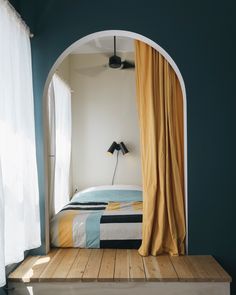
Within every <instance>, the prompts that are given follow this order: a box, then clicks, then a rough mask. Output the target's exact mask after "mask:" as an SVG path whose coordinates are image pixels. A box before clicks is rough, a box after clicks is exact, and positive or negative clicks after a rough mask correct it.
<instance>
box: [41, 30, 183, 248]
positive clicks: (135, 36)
mask: <svg viewBox="0 0 236 295" xmlns="http://www.w3.org/2000/svg"><path fill="white" fill-rule="evenodd" d="M112 36H121V37H128V38H133V39H136V40H140V41H142V42H144V43H146V44H148V45H150V46H151V47H153V48H154V49H155V50H157V51H158V52H159V53H160V54H162V55H163V56H164V57H165V59H166V60H167V61H168V62H169V64H170V65H171V66H172V68H173V69H174V71H175V73H176V75H177V77H178V79H179V82H180V86H181V90H182V96H183V108H184V109H183V115H184V118H183V120H184V185H185V187H184V189H185V191H184V193H185V212H186V252H187V253H188V186H187V183H188V182H187V99H186V89H185V84H184V80H183V77H182V75H181V73H180V70H179V68H178V66H177V65H176V63H175V62H174V60H173V59H172V58H171V56H170V55H169V54H168V53H167V52H166V51H165V50H164V49H163V48H162V47H161V46H160V45H158V44H157V43H156V42H154V41H152V40H151V39H149V38H147V37H145V36H143V35H140V34H137V33H134V32H129V31H123V30H106V31H100V32H95V33H92V34H89V35H87V36H85V37H83V38H81V39H79V40H78V41H76V42H74V43H73V44H72V45H71V46H69V47H68V48H67V49H66V50H65V51H64V52H63V53H62V54H61V55H60V56H59V57H58V58H57V60H56V62H55V63H54V65H53V66H52V68H51V70H50V72H49V74H48V76H47V80H46V83H45V86H44V92H43V114H44V155H45V158H44V161H45V242H46V251H48V250H49V248H50V239H49V208H48V207H49V206H48V199H49V193H48V145H47V143H48V136H49V135H48V122H47V121H48V120H47V99H48V95H47V93H48V87H49V84H50V81H51V79H52V76H53V74H54V73H55V71H56V69H57V68H58V66H59V65H60V64H61V63H62V61H63V60H64V59H65V58H66V57H67V56H68V55H69V54H71V53H72V52H73V51H74V50H75V49H76V48H78V47H79V46H81V45H83V44H85V43H87V42H89V41H91V40H93V39H95V38H101V37H112Z"/></svg>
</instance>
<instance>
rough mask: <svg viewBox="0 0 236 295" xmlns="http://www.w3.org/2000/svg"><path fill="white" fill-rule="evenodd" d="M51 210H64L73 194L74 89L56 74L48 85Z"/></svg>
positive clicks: (55, 211) (52, 212) (54, 211)
mask: <svg viewBox="0 0 236 295" xmlns="http://www.w3.org/2000/svg"><path fill="white" fill-rule="evenodd" d="M48 108H49V132H50V146H49V153H50V155H49V156H50V170H51V172H50V177H51V179H50V183H51V188H50V212H51V216H53V215H54V214H55V213H57V212H58V211H60V210H61V208H62V207H63V206H64V205H65V204H66V203H68V201H69V198H70V159H71V90H70V88H69V86H68V85H67V84H66V83H65V82H64V81H63V80H62V79H61V78H60V77H59V76H58V75H56V74H55V75H54V76H53V78H52V82H51V84H50V86H49V106H48Z"/></svg>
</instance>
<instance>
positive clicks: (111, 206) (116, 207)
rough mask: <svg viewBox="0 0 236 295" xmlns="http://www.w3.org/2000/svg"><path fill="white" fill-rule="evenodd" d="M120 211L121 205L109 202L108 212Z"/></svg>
mask: <svg viewBox="0 0 236 295" xmlns="http://www.w3.org/2000/svg"><path fill="white" fill-rule="evenodd" d="M119 209H120V203H117V202H109V203H108V205H107V207H106V210H108V211H111V210H119Z"/></svg>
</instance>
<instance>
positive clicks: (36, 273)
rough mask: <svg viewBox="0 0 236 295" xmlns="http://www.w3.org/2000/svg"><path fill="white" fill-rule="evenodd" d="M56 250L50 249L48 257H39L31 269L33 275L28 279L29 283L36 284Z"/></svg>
mask: <svg viewBox="0 0 236 295" xmlns="http://www.w3.org/2000/svg"><path fill="white" fill-rule="evenodd" d="M57 251H58V249H52V250H51V251H50V252H49V253H48V255H44V256H39V258H38V260H37V261H36V262H35V264H34V265H33V267H32V270H33V274H32V276H31V278H30V282H38V281H39V277H40V275H41V274H42V272H43V271H44V270H45V269H46V267H47V266H48V265H49V264H50V263H51V261H52V259H53V257H54V256H55V255H56V253H57Z"/></svg>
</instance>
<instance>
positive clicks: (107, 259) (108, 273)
mask: <svg viewBox="0 0 236 295" xmlns="http://www.w3.org/2000/svg"><path fill="white" fill-rule="evenodd" d="M115 258H116V250H114V249H105V250H104V252H103V257H102V263H101V267H100V271H99V275H98V281H103V282H104V281H105V282H111V281H113V279H114V268H115Z"/></svg>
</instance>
